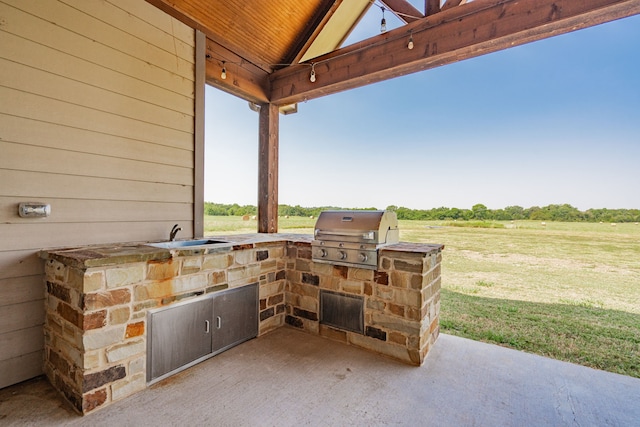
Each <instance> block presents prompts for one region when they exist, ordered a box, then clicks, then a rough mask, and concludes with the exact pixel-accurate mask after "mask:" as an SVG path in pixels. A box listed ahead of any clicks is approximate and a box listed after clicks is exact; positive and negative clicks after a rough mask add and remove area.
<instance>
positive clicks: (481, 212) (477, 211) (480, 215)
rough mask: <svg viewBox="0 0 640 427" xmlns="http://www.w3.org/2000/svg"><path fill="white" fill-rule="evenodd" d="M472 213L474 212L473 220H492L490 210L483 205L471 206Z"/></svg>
mask: <svg viewBox="0 0 640 427" xmlns="http://www.w3.org/2000/svg"><path fill="white" fill-rule="evenodd" d="M471 212H473V218H475V219H481V220H482V219H490V218H489V210H488V209H487V207H486V206H485V205H483V204H482V203H478V204H477V205H473V206H471Z"/></svg>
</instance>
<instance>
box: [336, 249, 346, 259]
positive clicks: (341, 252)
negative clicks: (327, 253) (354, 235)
mask: <svg viewBox="0 0 640 427" xmlns="http://www.w3.org/2000/svg"><path fill="white" fill-rule="evenodd" d="M338 257H339V258H340V259H347V253H346V252H345V251H340V252H338Z"/></svg>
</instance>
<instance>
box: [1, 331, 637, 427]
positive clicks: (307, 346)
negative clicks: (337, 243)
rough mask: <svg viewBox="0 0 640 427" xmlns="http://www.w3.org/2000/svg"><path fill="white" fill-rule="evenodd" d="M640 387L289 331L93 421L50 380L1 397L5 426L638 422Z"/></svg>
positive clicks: (445, 338)
mask: <svg viewBox="0 0 640 427" xmlns="http://www.w3.org/2000/svg"><path fill="white" fill-rule="evenodd" d="M638 402H640V379H636V378H632V377H626V376H622V375H617V374H612V373H608V372H604V371H597V370H593V369H590V368H585V367H583V366H578V365H573V364H569V363H565V362H559V361H556V360H552V359H547V358H543V357H540V356H535V355H530V354H526V353H522V352H518V351H514V350H510V349H505V348H502V347H498V346H494V345H489V344H484V343H479V342H475V341H470V340H466V339H463V338H458V337H454V336H450V335H441V336H440V338H439V339H438V342H437V343H436V345H435V346H434V348H433V349H432V351H431V353H430V354H429V356H428V357H427V361H426V362H425V364H424V365H423V366H422V367H412V366H408V365H404V364H402V363H400V362H396V361H393V360H390V359H386V358H384V357H382V356H379V355H376V354H373V353H369V352H366V351H363V350H360V349H357V348H354V347H350V346H348V345H345V344H342V343H337V342H332V341H329V340H327V339H325V338H321V337H317V336H312V335H309V334H307V333H304V332H300V331H298V330H295V329H293V328H290V327H284V328H280V329H278V330H276V331H273V332H271V333H269V334H267V335H265V336H263V337H260V338H257V339H254V340H251V341H249V342H247V343H245V344H242V345H240V346H238V347H235V348H233V349H231V350H229V351H227V352H225V353H222V354H220V355H218V356H216V357H214V358H212V359H209V360H207V361H205V362H203V363H200V364H199V365H196V366H194V367H192V368H190V369H188V370H186V371H184V372H181V373H179V374H177V375H174V376H173V377H170V378H168V379H166V380H164V381H161V382H159V383H157V384H155V385H153V386H152V387H150V388H148V389H147V390H144V391H142V392H139V393H137V394H135V395H133V396H131V397H130V398H129V399H127V400H125V401H122V402H118V403H115V404H113V405H111V406H109V407H107V408H105V409H103V410H100V411H97V412H96V413H93V414H90V415H88V416H86V417H81V416H79V415H76V414H75V413H74V412H72V410H71V409H70V407H69V406H68V405H66V404H65V403H63V402H62V400H61V399H60V398H58V396H57V395H56V394H55V392H54V391H53V389H52V388H51V387H50V386H49V385H48V383H47V382H46V380H45V379H43V378H39V379H36V380H31V381H27V382H25V383H22V384H18V385H15V386H12V387H8V388H5V389H3V390H0V424H2V425H20V426H24V425H38V426H48V425H56V426H57V425H91V426H113V425H117V426H143V425H180V426H186V425H188V426H195V425H216V426H218V425H220V426H294V425H296V426H297V425H323V426H342V425H363V426H365V425H366V426H372V425H410V426H469V425H474V426H523V425H554V426H561V425H590V426H596V425H597V426H602V425H615V426H632V425H636V426H637V425H639V424H640V405H638Z"/></svg>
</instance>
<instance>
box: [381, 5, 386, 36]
mask: <svg viewBox="0 0 640 427" xmlns="http://www.w3.org/2000/svg"><path fill="white" fill-rule="evenodd" d="M380 9H382V21H380V32H381V33H384V32H385V31H387V20H386V19H384V7H381V8H380Z"/></svg>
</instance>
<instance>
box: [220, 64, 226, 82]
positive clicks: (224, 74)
mask: <svg viewBox="0 0 640 427" xmlns="http://www.w3.org/2000/svg"><path fill="white" fill-rule="evenodd" d="M220 78H221V79H222V80H226V79H227V68H226V67H225V66H224V61H222V72H221V73H220Z"/></svg>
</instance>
